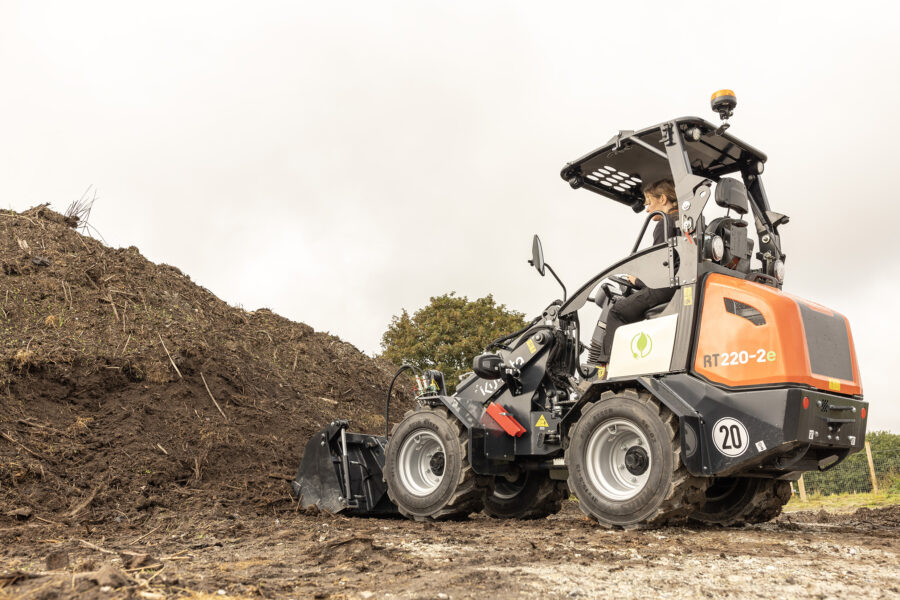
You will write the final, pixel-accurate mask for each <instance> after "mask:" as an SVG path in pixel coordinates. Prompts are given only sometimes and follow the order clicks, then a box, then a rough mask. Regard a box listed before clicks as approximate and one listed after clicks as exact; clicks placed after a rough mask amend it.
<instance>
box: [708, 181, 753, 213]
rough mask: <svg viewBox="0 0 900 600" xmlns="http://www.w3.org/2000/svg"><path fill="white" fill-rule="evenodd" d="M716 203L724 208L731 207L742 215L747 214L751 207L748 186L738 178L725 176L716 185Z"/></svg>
mask: <svg viewBox="0 0 900 600" xmlns="http://www.w3.org/2000/svg"><path fill="white" fill-rule="evenodd" d="M716 204H718V205H719V206H721V207H723V208H730V209H732V210H734V211H735V212H737V213H738V214H740V215H745V214H747V211H748V210H749V209H750V203H749V201H748V200H747V188H745V187H744V184H743V183H741V182H740V181H738V180H737V179H731V178H730V177H723V178H722V179H720V180H719V183H718V185H716Z"/></svg>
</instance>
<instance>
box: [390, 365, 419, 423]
mask: <svg viewBox="0 0 900 600" xmlns="http://www.w3.org/2000/svg"><path fill="white" fill-rule="evenodd" d="M407 369H409V370H410V371H412V372H413V373H415V372H416V369H415V367H413V366H412V365H403V366H402V367H400V370H399V371H397V373H396V374H395V375H394V378H393V379H392V380H391V385H390V387H389V388H388V393H387V399H386V400H385V401H384V437H390V433H391V422H390V421H389V420H388V416H389V412H390V409H391V393H393V391H394V383H396V381H397V378H398V377H400V373H402V372H403V371H405V370H407Z"/></svg>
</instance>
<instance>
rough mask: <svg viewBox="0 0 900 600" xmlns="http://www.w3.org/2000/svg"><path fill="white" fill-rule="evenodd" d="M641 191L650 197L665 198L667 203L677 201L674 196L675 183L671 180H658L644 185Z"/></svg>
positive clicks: (676, 197)
mask: <svg viewBox="0 0 900 600" xmlns="http://www.w3.org/2000/svg"><path fill="white" fill-rule="evenodd" d="M643 191H644V193H645V194H650V195H651V196H665V197H666V201H667V202H676V201H677V200H678V196H676V195H675V182H673V181H672V180H671V179H660V180H659V181H655V182H653V183H651V184H650V185H645V186H644V190H643Z"/></svg>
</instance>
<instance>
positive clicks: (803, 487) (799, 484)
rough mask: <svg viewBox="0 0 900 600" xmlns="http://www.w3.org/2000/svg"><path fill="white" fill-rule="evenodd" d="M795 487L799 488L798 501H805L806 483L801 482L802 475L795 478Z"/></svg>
mask: <svg viewBox="0 0 900 600" xmlns="http://www.w3.org/2000/svg"><path fill="white" fill-rule="evenodd" d="M797 487H798V488H800V501H801V502H806V484H805V483H803V475H801V476H800V479H798V480H797Z"/></svg>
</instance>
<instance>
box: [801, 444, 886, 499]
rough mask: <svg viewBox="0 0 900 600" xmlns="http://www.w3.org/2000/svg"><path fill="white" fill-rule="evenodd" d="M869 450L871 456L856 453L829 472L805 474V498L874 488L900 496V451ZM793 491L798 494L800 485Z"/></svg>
mask: <svg viewBox="0 0 900 600" xmlns="http://www.w3.org/2000/svg"><path fill="white" fill-rule="evenodd" d="M870 450H871V453H870V454H869V453H867V452H866V449H863V450H862V451H860V452H857V453H856V454H854V455H852V456H850V457H848V458H847V459H846V460H844V462H842V463H841V464H839V465H838V466H836V467H834V468H833V469H831V470H828V471H823V472H818V471H809V472H807V473H804V474H803V487H804V488H805V494H806V495H812V494H821V495H823V496H830V495H832V494H865V493H869V492H874V491H876V488H877V491H879V492H885V491H896V492H900V449H896V448H889V449H876V448H871V449H870ZM869 456H871V459H872V461H871V466H870V463H869ZM792 487H793V490H794V493H801V489H802V488H801V486H800V482H799V481H798V482H795V483H794V484H793V486H792ZM802 495H803V494H801V496H802Z"/></svg>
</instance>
